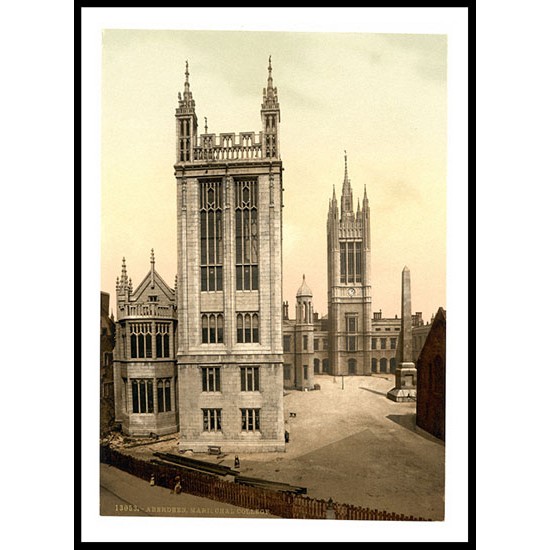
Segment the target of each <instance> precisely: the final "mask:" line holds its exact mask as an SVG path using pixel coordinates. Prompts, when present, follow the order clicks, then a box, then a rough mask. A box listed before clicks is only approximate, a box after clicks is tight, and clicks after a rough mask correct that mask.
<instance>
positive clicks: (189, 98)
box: [178, 61, 195, 113]
mask: <svg viewBox="0 0 550 550" xmlns="http://www.w3.org/2000/svg"><path fill="white" fill-rule="evenodd" d="M178 99H179V101H180V105H182V106H183V108H184V110H185V112H187V113H192V112H194V111H195V100H194V99H193V93H192V92H191V89H190V86H189V63H188V61H186V62H185V82H184V84H183V97H182V96H181V94H180V93H179V92H178Z"/></svg>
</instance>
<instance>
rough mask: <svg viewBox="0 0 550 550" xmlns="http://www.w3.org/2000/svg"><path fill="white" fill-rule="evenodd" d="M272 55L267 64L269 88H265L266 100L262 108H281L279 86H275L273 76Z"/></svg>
mask: <svg viewBox="0 0 550 550" xmlns="http://www.w3.org/2000/svg"><path fill="white" fill-rule="evenodd" d="M271 71H272V68H271V56H269V63H268V66H267V73H268V74H267V88H264V102H263V103H262V109H277V110H278V109H279V100H278V98H277V88H274V87H273V77H272V76H271Z"/></svg>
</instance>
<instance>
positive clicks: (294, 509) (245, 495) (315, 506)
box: [100, 445, 431, 521]
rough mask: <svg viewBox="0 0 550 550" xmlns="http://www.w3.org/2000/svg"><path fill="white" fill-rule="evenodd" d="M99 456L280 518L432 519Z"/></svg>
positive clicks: (106, 451) (163, 482) (117, 455)
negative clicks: (176, 478) (177, 481)
mask: <svg viewBox="0 0 550 550" xmlns="http://www.w3.org/2000/svg"><path fill="white" fill-rule="evenodd" d="M100 459H101V462H104V463H105V464H110V465H111V466H115V467H116V468H118V469H120V470H124V471H125V472H128V473H130V474H132V475H135V476H137V477H140V478H141V479H145V480H147V481H149V480H150V479H151V476H152V475H154V476H155V485H159V486H161V487H166V488H169V489H173V488H174V479H175V477H176V476H179V477H180V480H181V486H182V491H183V492H184V493H188V494H191V495H195V496H199V497H203V498H209V499H211V500H216V501H218V502H224V503H226V504H232V505H233V506H239V507H240V508H247V509H249V510H265V511H267V512H269V513H270V514H272V515H274V516H278V517H281V518H289V519H326V518H327V516H328V517H334V519H343V520H354V519H356V520H357V519H358V520H378V521H431V520H427V519H424V518H417V517H413V516H405V515H403V514H395V513H393V512H386V511H385V510H376V509H375V510H373V509H370V508H361V507H359V506H352V505H350V504H341V503H338V502H333V503H329V502H327V501H326V500H322V499H315V498H310V497H307V496H304V495H296V494H292V493H281V492H276V491H271V490H269V489H263V488H258V487H250V486H248V485H240V484H238V483H232V482H230V481H224V480H223V479H220V478H218V477H216V476H213V475H208V474H204V473H201V472H193V471H190V470H185V469H183V468H178V467H176V466H170V465H168V464H160V463H158V462H147V461H145V460H140V459H138V458H134V457H132V456H129V455H125V454H123V453H121V452H119V451H116V450H115V449H112V448H110V447H109V446H107V445H103V446H101V447H100ZM330 505H332V512H333V513H332V514H330V512H331V508H330V507H329V506H330Z"/></svg>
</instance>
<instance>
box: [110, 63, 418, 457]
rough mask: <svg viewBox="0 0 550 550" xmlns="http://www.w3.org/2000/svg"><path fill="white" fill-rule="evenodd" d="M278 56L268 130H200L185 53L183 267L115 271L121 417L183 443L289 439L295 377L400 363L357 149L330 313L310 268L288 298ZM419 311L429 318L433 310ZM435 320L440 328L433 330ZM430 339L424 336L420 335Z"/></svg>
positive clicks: (342, 207) (332, 257) (257, 445)
mask: <svg viewBox="0 0 550 550" xmlns="http://www.w3.org/2000/svg"><path fill="white" fill-rule="evenodd" d="M271 73H272V67H271V59H270V60H269V67H268V78H267V87H266V88H264V90H263V102H262V105H261V111H260V112H261V131H260V132H259V133H253V132H240V133H238V134H237V133H221V134H218V135H216V134H211V133H208V129H207V128H206V129H205V133H201V134H199V131H198V124H197V115H196V112H195V100H194V99H193V95H192V92H191V90H190V84H189V71H188V68H187V64H186V71H185V84H184V91H183V94H181V93H179V94H178V98H179V101H178V105H177V107H176V113H175V118H176V120H175V122H176V124H175V127H176V155H177V158H176V159H177V160H176V164H175V166H174V168H175V177H176V184H177V266H178V267H177V276H176V280H175V284H174V288H171V287H170V286H169V285H168V284H167V283H166V282H165V281H164V279H163V278H162V277H161V276H160V275H159V274H158V273H157V271H156V270H155V257H154V252H153V251H151V268H150V271H149V273H147V274H146V276H145V278H144V279H143V280H142V282H141V283H140V284H139V285H138V286H137V287H136V288H135V289H134V288H133V285H132V281H131V279H130V278H129V277H128V273H127V268H126V265H125V261H124V259H123V263H122V273H121V276H120V277H119V278H117V285H116V312H117V322H116V345H115V350H114V393H115V422H117V423H118V424H120V425H121V428H122V431H123V433H125V434H128V435H135V436H140V435H149V434H151V433H154V434H157V435H164V434H170V433H178V434H179V445H180V447H181V449H192V450H193V451H194V452H205V451H207V450H208V447H210V446H219V447H221V448H222V449H223V451H224V452H267V451H284V448H285V430H284V416H283V389H298V390H314V389H315V388H316V382H315V376H316V375H317V374H331V375H370V374H372V373H391V372H395V367H396V349H397V345H398V338H399V330H400V319H399V318H397V317H395V318H383V317H382V313H381V312H374V313H373V312H372V303H371V270H370V260H371V234H370V227H371V223H370V222H371V219H370V210H369V201H368V198H367V193H366V188H365V190H364V193H363V197H362V201H361V202H360V203H359V206H358V208H357V210H356V211H354V210H353V191H352V186H351V181H350V179H349V177H348V171H347V158H346V159H345V167H344V180H343V185H342V193H341V198H340V204H338V200H337V198H336V192H334V193H333V196H332V199H331V200H330V206H329V211H328V220H327V263H328V266H327V267H328V315H327V316H325V317H323V318H320V317H319V315H318V314H317V313H316V312H315V311H314V310H313V305H312V299H313V293H312V291H311V289H310V288H309V287H308V285H307V282H306V277H305V276H304V277H303V280H302V281H301V282H300V281H297V286H299V288H298V291H297V294H296V303H295V318H294V319H291V318H290V317H289V304H288V302H284V303H283V299H282V286H281V282H282V206H283V205H282V194H283V185H282V184H283V182H282V175H283V167H282V161H281V157H280V147H279V123H280V110H279V102H278V97H277V88H276V87H274V86H273V78H272V74H271ZM413 325H416V326H417V327H418V328H424V326H425V327H426V328H427V327H428V326H429V325H424V322H423V321H422V318H421V314H420V313H417V314H416V315H414V316H413ZM422 332H423V333H424V332H425V333H426V334H427V330H423V331H422ZM415 348H418V349H416V353H417V354H418V352H419V351H420V348H421V342H420V341H419V342H418V345H417V346H415Z"/></svg>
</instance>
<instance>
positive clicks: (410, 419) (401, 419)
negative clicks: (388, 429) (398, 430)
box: [386, 413, 445, 446]
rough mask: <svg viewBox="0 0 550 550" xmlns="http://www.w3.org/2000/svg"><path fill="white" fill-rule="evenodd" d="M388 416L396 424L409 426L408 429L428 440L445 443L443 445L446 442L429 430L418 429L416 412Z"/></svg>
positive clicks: (404, 426)
mask: <svg viewBox="0 0 550 550" xmlns="http://www.w3.org/2000/svg"><path fill="white" fill-rule="evenodd" d="M386 418H387V419H388V420H391V421H392V422H395V423H396V424H399V425H400V426H403V428H407V430H410V431H411V432H414V433H415V434H417V435H419V436H420V437H423V438H424V439H427V440H428V441H432V442H434V443H439V444H440V445H443V446H444V445H445V443H443V441H441V440H439V439H437V437H434V436H433V435H431V434H429V433H428V432H425V431H424V430H420V429H419V428H418V429H417V426H416V414H415V413H408V414H388V415H387V416H386Z"/></svg>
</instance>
